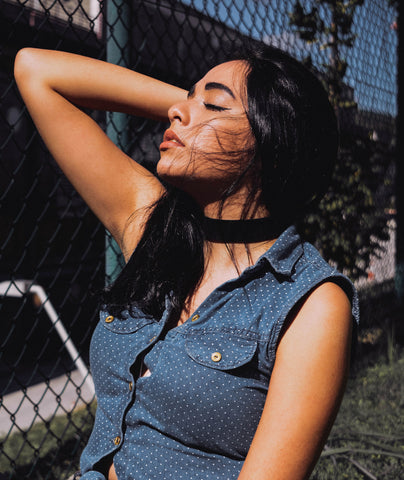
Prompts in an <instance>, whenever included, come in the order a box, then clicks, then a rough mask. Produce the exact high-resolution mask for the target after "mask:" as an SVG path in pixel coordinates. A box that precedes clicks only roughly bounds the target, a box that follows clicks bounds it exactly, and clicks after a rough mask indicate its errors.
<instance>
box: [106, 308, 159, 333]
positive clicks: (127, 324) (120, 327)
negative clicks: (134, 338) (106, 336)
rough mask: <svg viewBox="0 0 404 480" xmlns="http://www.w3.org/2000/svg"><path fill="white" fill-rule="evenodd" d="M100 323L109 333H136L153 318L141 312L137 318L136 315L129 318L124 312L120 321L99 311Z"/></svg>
mask: <svg viewBox="0 0 404 480" xmlns="http://www.w3.org/2000/svg"><path fill="white" fill-rule="evenodd" d="M100 322H101V323H102V324H103V325H104V327H105V328H107V329H108V330H110V331H111V332H114V333H122V334H126V333H133V332H136V331H137V330H139V328H142V327H144V326H145V325H147V324H149V323H152V322H153V318H152V317H150V316H147V315H145V314H144V313H141V312H139V316H138V315H136V314H135V315H134V316H131V315H128V314H127V312H125V314H124V315H123V318H122V319H121V318H116V317H113V316H112V315H110V314H109V313H108V312H106V311H101V312H100Z"/></svg>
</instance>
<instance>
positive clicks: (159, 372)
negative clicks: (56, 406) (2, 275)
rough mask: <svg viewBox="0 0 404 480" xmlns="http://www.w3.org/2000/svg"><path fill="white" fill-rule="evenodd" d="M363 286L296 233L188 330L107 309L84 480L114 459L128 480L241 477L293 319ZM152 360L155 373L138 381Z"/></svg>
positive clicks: (100, 478)
mask: <svg viewBox="0 0 404 480" xmlns="http://www.w3.org/2000/svg"><path fill="white" fill-rule="evenodd" d="M325 281H332V282H335V283H337V284H338V285H340V286H341V287H342V288H343V289H344V291H345V292H346V293H347V295H348V297H349V299H350V301H351V304H352V312H353V317H354V318H355V320H358V297H357V293H356V291H355V289H354V287H353V285H352V283H351V282H350V281H349V280H348V279H347V278H346V277H345V276H343V275H342V274H340V273H339V272H337V271H336V270H334V269H333V268H331V267H330V266H329V265H328V264H327V263H326V262H325V261H324V260H323V259H322V258H321V257H320V255H319V253H318V252H317V250H316V249H315V248H314V247H313V246H312V245H310V244H309V243H304V242H302V241H301V239H300V237H299V235H298V234H297V231H296V229H295V227H293V226H292V227H289V228H288V229H287V230H286V231H285V232H283V234H282V235H281V236H280V237H279V238H278V240H277V241H276V242H275V243H274V245H273V246H272V247H271V248H270V249H269V250H268V251H267V252H266V253H265V254H264V255H262V256H261V258H260V259H259V260H258V261H257V263H256V264H255V265H254V266H252V267H249V268H247V269H246V270H245V271H244V272H243V273H242V274H241V275H240V276H239V277H238V278H235V279H233V280H230V281H227V282H225V283H224V284H222V285H221V286H219V287H218V288H216V289H215V290H214V291H213V292H212V293H211V294H210V295H209V296H208V298H207V299H206V300H205V301H204V302H203V303H202V304H201V305H200V306H199V307H198V309H197V310H196V311H195V312H194V314H193V316H192V317H190V318H189V319H188V320H187V321H186V322H185V323H184V324H182V325H180V326H178V327H176V328H173V329H171V330H169V331H168V332H167V333H166V334H165V335H163V329H164V325H165V324H166V322H167V321H168V319H169V317H170V309H169V308H166V311H165V312H164V314H163V316H162V318H161V319H159V320H158V319H155V318H152V317H151V316H148V315H145V314H144V313H142V312H141V311H140V310H135V311H134V312H132V314H131V315H126V316H125V318H123V319H117V318H113V317H112V316H110V315H109V314H108V312H106V311H102V312H101V314H100V321H99V324H98V325H97V327H96V329H95V332H94V335H93V338H92V341H91V347H90V362H91V368H92V372H93V376H94V383H95V387H96V394H97V398H98V406H97V412H96V418H95V424H94V428H93V431H92V434H91V436H90V439H89V442H88V444H87V446H86V448H85V449H84V451H83V454H82V457H81V472H82V477H81V479H82V480H90V479H91V480H105V477H104V475H103V474H102V473H99V472H98V471H96V464H97V462H99V461H100V460H101V459H103V458H104V457H106V456H107V455H110V454H114V456H113V461H114V465H115V470H116V473H117V476H118V479H119V480H169V479H173V480H202V479H203V480H208V479H209V480H211V479H215V480H229V479H236V478H237V477H238V475H239V472H240V470H241V467H242V464H243V461H244V459H245V457H246V455H247V452H248V449H249V446H250V444H251V441H252V438H253V436H254V433H255V430H256V428H257V425H258V422H259V420H260V416H261V413H262V410H263V407H264V403H265V398H266V394H267V390H268V384H269V381H270V378H271V372H272V369H273V366H274V361H275V355H276V348H277V345H278V340H279V335H280V332H281V329H282V326H283V325H284V322H285V319H286V318H287V316H288V313H289V312H290V311H291V309H292V308H293V307H294V306H295V305H296V303H297V302H299V300H301V299H302V298H303V297H304V296H305V295H307V294H308V293H309V292H310V291H312V290H313V289H314V288H315V287H316V286H318V285H319V284H321V283H323V282H325ZM143 357H144V364H145V366H146V367H147V368H148V369H150V372H151V375H150V376H145V377H140V378H136V377H135V376H134V375H133V371H134V369H133V366H134V365H135V364H136V362H137V361H138V360H139V359H140V358H143Z"/></svg>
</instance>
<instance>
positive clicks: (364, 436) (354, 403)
mask: <svg viewBox="0 0 404 480" xmlns="http://www.w3.org/2000/svg"><path fill="white" fill-rule="evenodd" d="M387 357H390V361H388V360H387ZM395 357H396V358H395V359H394V360H393V359H391V353H390V352H389V351H388V352H387V355H380V354H379V356H378V359H377V363H376V364H374V365H368V366H362V367H361V368H359V369H358V368H357V369H356V371H355V372H354V373H353V374H352V375H351V378H350V379H349V382H348V385H347V391H346V394H345V397H344V400H343V402H342V405H341V409H340V412H339V414H338V417H337V419H336V421H335V424H334V427H333V429H332V431H331V434H330V436H329V438H328V441H327V444H326V447H325V448H324V450H323V453H322V455H321V458H320V461H319V462H318V464H317V466H316V468H315V471H314V472H313V475H312V477H311V478H312V479H313V480H331V479H338V480H339V479H349V480H368V479H372V480H384V479H388V480H401V479H402V478H403V475H404V473H403V472H404V352H403V351H401V353H399V352H398V351H396V354H395Z"/></svg>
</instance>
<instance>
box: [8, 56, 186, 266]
mask: <svg viewBox="0 0 404 480" xmlns="http://www.w3.org/2000/svg"><path fill="white" fill-rule="evenodd" d="M15 78H16V81H17V84H18V87H19V90H20V92H21V95H22V97H23V99H24V101H25V103H26V105H27V107H28V110H29V112H30V114H31V117H32V119H33V120H34V122H35V125H36V126H37V128H38V131H39V133H40V134H41V136H42V138H43V139H44V141H45V143H46V145H47V147H48V148H49V151H50V152H51V154H52V155H53V157H54V158H55V160H56V161H57V162H58V164H59V165H60V167H61V168H62V170H63V171H64V173H65V174H66V176H67V177H68V178H69V180H70V181H71V182H72V184H73V185H74V187H75V188H76V189H77V191H78V192H79V193H80V195H81V196H82V197H83V199H84V200H85V201H86V202H87V204H88V205H89V206H90V208H91V209H92V210H93V211H94V213H95V214H96V215H97V217H98V218H99V219H100V220H101V222H102V223H103V224H104V225H105V227H106V228H107V229H108V230H109V231H110V232H111V234H112V235H113V236H114V238H115V239H116V240H117V242H118V244H119V245H120V247H121V248H122V250H123V251H124V254H125V256H126V257H128V256H129V255H130V254H131V252H132V250H133V249H134V248H135V246H136V244H137V241H138V240H139V238H140V236H141V233H142V231H141V229H140V225H141V222H143V220H144V217H143V216H142V215H141V212H142V208H143V207H147V206H149V205H151V204H152V203H153V202H154V201H156V200H157V199H158V198H159V197H160V196H161V194H162V192H163V187H162V185H161V183H160V182H159V181H158V179H157V178H156V177H154V176H153V175H152V174H151V173H149V172H148V171H147V170H146V169H145V168H143V167H142V166H140V165H139V164H137V163H136V162H134V161H133V160H132V159H131V158H130V157H128V156H127V155H125V154H124V153H123V152H122V151H121V150H120V149H119V148H118V147H116V146H115V145H114V144H113V143H112V142H111V141H110V140H109V138H108V137H107V136H106V135H105V133H104V132H103V131H102V130H101V129H100V127H99V126H98V125H97V123H96V122H94V121H93V120H92V119H91V118H90V117H89V116H88V115H86V114H85V113H84V112H82V110H80V108H78V107H88V108H93V109H100V110H109V111H119V112H126V113H130V114H134V115H139V116H143V117H146V118H152V119H156V120H167V111H168V109H169V107H170V106H171V105H172V104H174V103H176V102H178V101H182V100H183V99H184V98H185V97H186V93H187V92H186V91H185V90H182V89H180V88H177V87H174V86H172V85H168V84H166V83H163V82H160V81H158V80H155V79H152V78H150V77H147V76H145V75H142V74H139V73H136V72H133V71H131V70H128V69H125V68H123V67H119V66H116V65H113V64H109V63H106V62H102V61H100V60H95V59H92V58H87V57H82V56H79V55H74V54H70V53H65V52H55V51H50V50H40V49H33V48H25V49H23V50H21V51H20V52H19V53H18V54H17V57H16V60H15ZM135 211H139V212H140V214H139V215H136V216H135V220H134V222H133V223H131V228H130V229H129V230H128V231H130V232H131V234H130V235H124V233H125V232H126V231H127V226H128V219H129V217H130V216H131V215H132V214H133V213H134V212H135ZM143 211H144V210H143Z"/></svg>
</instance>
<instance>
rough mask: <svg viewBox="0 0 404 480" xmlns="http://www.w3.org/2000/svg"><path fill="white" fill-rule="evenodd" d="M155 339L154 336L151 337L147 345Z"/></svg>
mask: <svg viewBox="0 0 404 480" xmlns="http://www.w3.org/2000/svg"><path fill="white" fill-rule="evenodd" d="M156 338H157V336H156V335H154V337H152V338H151V339H150V340H149V343H151V342H152V341H153V340H155V339H156Z"/></svg>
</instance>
